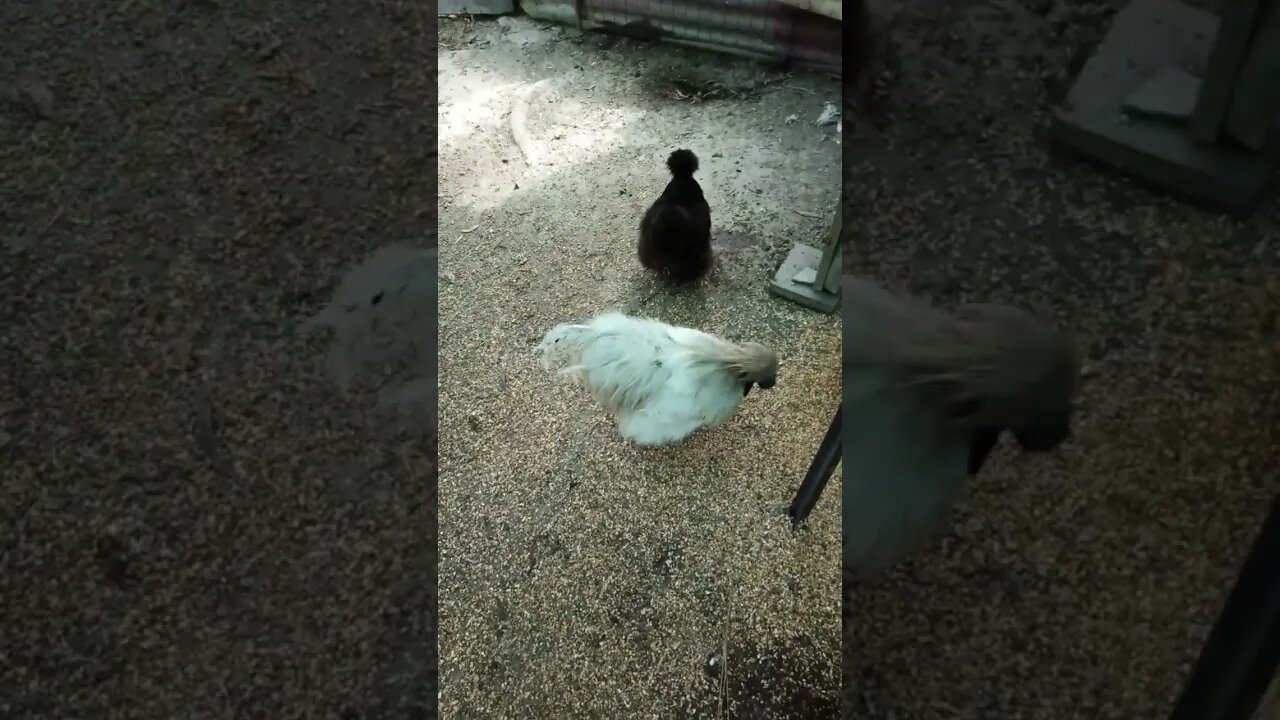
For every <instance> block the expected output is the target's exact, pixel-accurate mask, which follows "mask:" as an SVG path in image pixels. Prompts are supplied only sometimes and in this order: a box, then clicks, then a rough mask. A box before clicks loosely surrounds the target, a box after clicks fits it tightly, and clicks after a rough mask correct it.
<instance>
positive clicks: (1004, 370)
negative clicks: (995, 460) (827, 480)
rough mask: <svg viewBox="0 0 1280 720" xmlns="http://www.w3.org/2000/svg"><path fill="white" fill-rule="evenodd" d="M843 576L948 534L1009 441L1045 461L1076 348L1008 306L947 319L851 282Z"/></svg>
mask: <svg viewBox="0 0 1280 720" xmlns="http://www.w3.org/2000/svg"><path fill="white" fill-rule="evenodd" d="M842 295H843V297H842V303H843V306H844V313H845V315H844V357H843V365H844V373H843V382H844V413H843V423H844V425H843V438H842V441H841V445H842V447H841V451H842V454H843V457H844V463H845V468H846V469H847V470H846V472H845V474H844V480H843V483H842V485H841V488H842V495H843V497H842V503H841V505H842V507H841V513H842V520H843V525H844V554H843V555H844V567H845V569H846V570H849V571H851V572H854V573H857V574H862V575H869V574H873V573H876V572H879V571H881V570H885V569H887V568H889V567H890V566H892V565H894V564H895V563H897V562H898V561H900V560H902V559H904V558H905V557H906V556H908V555H909V554H911V552H913V551H915V550H918V549H920V548H921V547H922V546H923V545H925V544H926V543H928V542H929V541H930V540H931V539H932V538H934V537H936V535H937V534H938V532H939V531H941V530H943V529H945V527H946V525H947V522H948V519H949V515H950V511H951V509H952V508H953V507H954V506H955V504H956V503H957V502H958V501H959V500H960V498H961V497H962V496H963V495H964V492H965V486H966V484H967V481H968V480H969V478H970V477H972V476H974V475H976V474H977V473H978V472H979V470H980V469H981V467H982V464H983V462H984V461H985V459H986V456H987V453H989V452H990V451H991V449H992V447H993V446H994V445H995V444H996V442H997V438H998V437H999V436H1000V435H1001V434H1002V433H1004V432H1005V431H1009V433H1011V434H1012V435H1013V436H1014V437H1015V438H1016V439H1017V441H1018V443H1019V444H1020V445H1021V446H1022V447H1023V449H1025V450H1029V451H1041V452H1043V451H1048V450H1052V449H1054V448H1056V447H1057V446H1058V445H1059V444H1061V443H1062V442H1063V441H1065V440H1066V439H1067V437H1068V435H1069V433H1070V425H1071V417H1072V410H1073V405H1074V398H1075V395H1076V392H1077V389H1078V384H1079V374H1080V367H1079V359H1078V357H1077V355H1076V351H1075V348H1074V346H1073V344H1072V341H1071V339H1070V337H1068V336H1067V335H1065V334H1063V333H1061V332H1059V331H1057V330H1055V329H1054V328H1052V327H1050V326H1048V325H1047V324H1045V323H1044V322H1042V321H1040V320H1038V319H1036V318H1034V317H1032V316H1031V315H1029V314H1028V313H1025V312H1023V311H1021V310H1017V309H1015V308H1012V307H1008V306H1002V305H969V306H965V307H962V308H959V309H958V310H956V311H945V310H942V309H939V308H936V307H933V306H932V305H930V304H928V303H926V302H924V301H923V300H920V299H918V298H914V297H910V296H906V295H901V294H898V293H893V292H890V291H888V290H885V289H883V288H881V287H878V286H876V285H875V284H873V283H870V282H868V281H866V280H863V279H860V278H853V277H851V276H848V275H846V276H845V277H844V282H843V292H842Z"/></svg>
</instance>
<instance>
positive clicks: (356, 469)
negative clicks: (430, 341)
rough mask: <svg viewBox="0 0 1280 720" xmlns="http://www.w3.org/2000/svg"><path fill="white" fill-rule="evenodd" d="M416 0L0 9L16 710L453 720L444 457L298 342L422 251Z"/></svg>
mask: <svg viewBox="0 0 1280 720" xmlns="http://www.w3.org/2000/svg"><path fill="white" fill-rule="evenodd" d="M434 24H435V22H434V19H433V18H432V17H431V16H430V14H429V12H428V8H427V6H425V5H422V4H421V3H409V2H386V1H380V2H352V3H346V4H343V5H342V6H341V8H337V7H335V8H333V9H326V7H325V6H322V5H318V4H315V3H309V2H283V3H274V4H271V5H269V6H267V5H260V4H258V3H249V2H242V1H239V0H216V1H200V2H191V3H172V2H165V3H161V2H153V1H152V0H137V1H136V2H129V1H126V2H116V3H70V2H49V3H25V2H12V3H4V5H3V6H2V7H0V48H2V49H0V69H2V71H0V157H2V158H3V160H2V162H0V193H2V194H3V197H4V200H5V202H4V203H3V204H0V294H2V295H3V297H4V298H5V304H6V314H5V322H4V327H3V331H2V334H0V365H2V366H3V368H4V371H3V373H0V430H2V431H0V468H2V470H0V476H2V477H0V524H2V525H3V527H4V528H5V530H6V531H5V533H4V538H3V540H0V573H3V576H4V578H5V582H4V583H2V584H0V608H3V612H4V617H5V623H4V625H3V636H0V666H2V667H3V668H4V670H3V671H2V672H0V715H3V716H4V717H8V718H24V719H27V718H71V717H95V718H177V717H182V718H231V717H237V718H239V717H243V718H250V717H253V718H257V717H270V718H301V717H307V718H344V719H346V718H394V717H406V718H410V717H412V718H422V717H435V708H434V706H435V702H436V690H435V634H434V627H433V626H434V622H433V617H432V616H433V614H434V602H435V601H434V567H433V566H434V556H435V543H434V537H435V529H434V513H433V507H434V495H435V490H434V488H435V467H434V456H435V448H434V444H433V443H432V442H425V443H424V442H422V441H421V440H413V439H411V438H407V437H401V438H385V437H382V436H380V434H379V433H377V432H375V431H372V430H370V429H368V426H367V425H366V424H365V423H363V422H361V421H360V418H358V417H356V411H357V410H358V409H359V408H358V406H355V405H352V404H351V403H349V402H347V401H345V400H343V399H341V398H337V397H334V393H333V392H332V391H331V390H330V389H329V386H328V385H327V384H326V382H325V380H324V378H323V377H321V375H320V373H319V372H318V368H317V365H318V363H317V360H318V359H319V358H320V356H321V355H322V352H323V348H322V346H320V344H319V343H317V344H314V345H307V344H304V343H303V342H302V340H300V339H299V337H298V324H299V322H300V321H301V319H302V318H304V317H305V316H307V315H310V314H311V313H313V312H315V311H317V310H318V309H319V308H320V306H321V305H322V304H323V302H324V300H325V299H326V296H327V294H328V292H329V290H330V287H331V282H332V276H333V275H334V273H335V272H336V271H337V270H338V269H339V268H341V267H343V266H347V265H350V264H351V263H353V262H356V261H357V260H359V259H360V258H362V257H363V256H364V255H365V254H366V253H368V252H369V251H370V250H371V249H372V248H374V247H377V246H379V245H383V244H386V243H388V242H394V241H406V242H414V243H419V244H431V243H433V240H432V239H431V238H430V237H429V235H430V229H431V228H432V227H433V226H434V223H435V195H436V187H435V178H434V155H435V152H434V148H435V134H434V128H433V127H432V120H431V117H430V115H429V109H430V108H431V106H432V105H433V104H434V103H435V78H434V76H433V71H434V57H435V28H434Z"/></svg>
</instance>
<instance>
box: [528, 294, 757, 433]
mask: <svg viewBox="0 0 1280 720" xmlns="http://www.w3.org/2000/svg"><path fill="white" fill-rule="evenodd" d="M536 350H537V351H538V352H540V353H541V354H542V361H543V365H544V366H546V367H548V368H558V369H559V370H560V373H561V374H564V375H569V376H573V377H577V378H579V379H581V380H582V382H583V384H584V385H586V387H587V389H588V390H589V391H590V392H591V395H592V396H593V397H594V398H595V399H596V401H597V402H599V403H600V404H601V405H602V406H604V408H605V409H606V410H607V411H609V412H610V413H611V414H612V415H614V417H616V418H617V421H618V431H619V432H620V433H621V434H622V437H624V438H626V439H628V440H631V441H632V442H634V443H636V444H637V445H641V446H654V445H668V444H671V443H677V442H680V441H681V440H684V439H685V438H687V437H689V436H690V435H692V434H693V433H694V432H695V431H697V430H698V429H700V428H704V427H712V426H715V425H718V424H720V423H722V422H724V421H725V420H727V419H728V418H729V416H731V415H733V413H734V411H735V410H737V409H738V406H739V405H740V404H741V403H742V401H743V399H744V398H745V397H746V396H747V394H748V393H749V392H751V388H752V387H753V386H754V385H759V386H760V387H761V388H764V389H766V390H767V389H770V388H772V387H773V386H774V383H775V382H777V376H778V356H777V355H776V354H775V353H774V352H773V351H772V350H770V349H768V348H766V347H764V346H763V345H760V344H758V343H751V342H748V343H741V344H739V343H732V342H729V341H727V340H722V339H720V338H718V337H716V336H714V335H710V334H708V333H704V332H701V331H699V330H693V329H691V328H683V327H676V326H674V325H667V324H666V323H661V322H658V321H656V320H647V319H643V318H634V317H629V316H627V315H623V314H621V313H606V314H604V315H599V316H597V317H595V318H592V319H591V320H588V321H587V322H585V323H581V324H567V323H566V324H561V325H557V326H555V327H553V328H551V330H549V331H548V332H547V334H546V336H545V337H544V338H543V339H542V342H541V343H539V344H538V346H537V348H536Z"/></svg>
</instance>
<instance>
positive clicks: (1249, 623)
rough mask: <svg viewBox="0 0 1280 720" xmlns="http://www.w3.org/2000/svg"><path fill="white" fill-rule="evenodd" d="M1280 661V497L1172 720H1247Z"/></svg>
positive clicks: (1264, 524)
mask: <svg viewBox="0 0 1280 720" xmlns="http://www.w3.org/2000/svg"><path fill="white" fill-rule="evenodd" d="M1277 665H1280V496H1277V497H1276V499H1275V500H1274V501H1273V502H1272V504H1271V512H1270V514H1269V515H1268V516H1267V519H1266V521H1264V522H1263V524H1262V529H1261V530H1260V531H1259V532H1258V536H1257V538H1256V539H1255V540H1254V542H1253V548H1252V549H1250V550H1249V556H1248V557H1247V558H1245V561H1244V566H1243V567H1242V568H1241V570H1240V574H1239V575H1238V576H1237V577H1236V582H1235V586H1234V587H1233V588H1232V589H1231V594H1230V595H1229V596H1228V597H1227V602H1226V604H1225V605H1224V606H1223V608H1222V613H1221V614H1219V615H1218V620H1217V622H1215V623H1214V626H1213V630H1212V631H1210V633H1209V639H1208V641H1206V642H1205V644H1204V648H1203V649H1202V650H1201V651H1200V657H1199V659H1197V660H1196V664H1195V667H1194V668H1193V669H1192V671H1191V677H1190V678H1189V679H1188V680H1187V684H1186V686H1185V687H1184V688H1183V690H1182V696H1181V697H1180V698H1179V699H1178V704H1177V705H1176V706H1174V710H1173V713H1172V714H1171V715H1170V716H1169V720H1247V718H1250V717H1252V716H1253V714H1254V712H1255V711H1256V710H1257V708H1258V703H1259V701H1260V700H1261V699H1262V696H1263V694H1264V693H1266V691H1267V686H1268V685H1270V684H1271V681H1272V678H1274V676H1275V672H1276V667H1277Z"/></svg>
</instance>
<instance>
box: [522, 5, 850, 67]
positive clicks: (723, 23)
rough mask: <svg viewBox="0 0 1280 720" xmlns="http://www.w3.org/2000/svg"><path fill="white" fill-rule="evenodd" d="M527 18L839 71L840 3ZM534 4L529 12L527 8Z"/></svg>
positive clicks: (556, 10) (544, 8) (592, 11)
mask: <svg viewBox="0 0 1280 720" xmlns="http://www.w3.org/2000/svg"><path fill="white" fill-rule="evenodd" d="M524 5H525V9H526V11H529V12H530V14H532V15H538V14H543V15H546V16H559V17H561V18H568V17H572V18H573V19H574V20H575V21H576V22H577V24H578V25H579V26H580V27H582V28H583V29H584V30H598V31H603V32H611V33H617V34H623V35H631V36H636V37H644V38H649V39H655V40H657V39H662V40H666V41H669V42H675V43H679V44H681V45H688V46H693V47H702V48H705V49H709V50H715V51H719V52H726V53H732V54H735V55H741V56H746V57H753V58H757V59H761V60H766V61H770V62H777V63H781V64H784V65H786V66H789V67H806V68H813V69H819V70H824V71H827V72H836V73H838V72H840V65H841V63H840V60H841V32H840V24H841V13H842V10H841V4H840V3H838V2H830V1H828V0H536V2H532V3H531V2H526V3H524ZM531 5H536V6H537V8H536V9H532V10H531V8H530V7H529V6H531Z"/></svg>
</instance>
